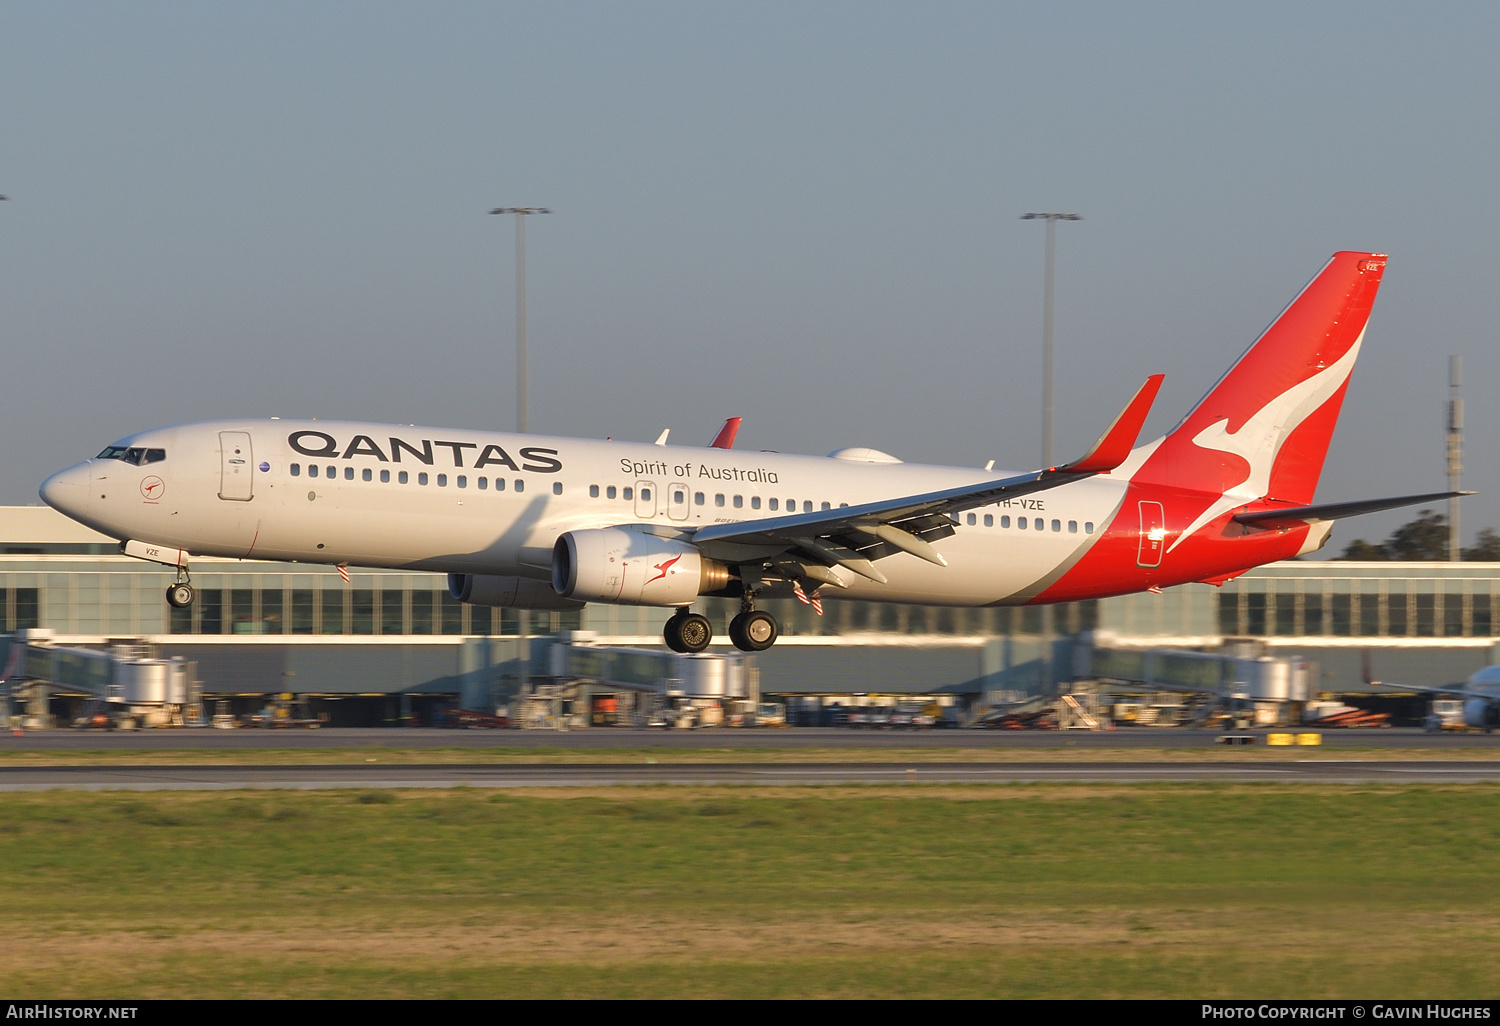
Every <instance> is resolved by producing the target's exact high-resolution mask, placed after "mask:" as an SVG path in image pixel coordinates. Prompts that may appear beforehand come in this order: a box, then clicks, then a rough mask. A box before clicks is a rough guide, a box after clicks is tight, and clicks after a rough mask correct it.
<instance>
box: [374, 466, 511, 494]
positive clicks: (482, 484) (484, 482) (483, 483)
mask: <svg viewBox="0 0 1500 1026" xmlns="http://www.w3.org/2000/svg"><path fill="white" fill-rule="evenodd" d="M381 473H382V474H383V473H385V471H383V470H382V471H381ZM475 483H476V484H477V485H478V487H479V490H480V491H481V492H482V491H485V490H486V489H488V488H489V486H490V479H489V478H487V477H481V478H480V479H479V480H478V481H477V482H475Z"/></svg>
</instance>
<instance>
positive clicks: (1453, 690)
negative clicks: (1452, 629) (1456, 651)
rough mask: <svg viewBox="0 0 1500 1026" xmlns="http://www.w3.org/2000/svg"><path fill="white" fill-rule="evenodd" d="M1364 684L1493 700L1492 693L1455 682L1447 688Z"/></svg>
mask: <svg viewBox="0 0 1500 1026" xmlns="http://www.w3.org/2000/svg"><path fill="white" fill-rule="evenodd" d="M1365 683H1366V684H1369V685H1370V686H1371V687H1377V688H1390V689H1391V690H1392V691H1415V692H1418V693H1419V694H1424V695H1450V696H1452V697H1454V698H1483V699H1485V700H1487V701H1490V700H1493V699H1494V697H1495V696H1494V695H1487V694H1485V693H1484V692H1482V691H1470V690H1469V689H1468V688H1466V687H1464V686H1462V685H1460V684H1455V685H1453V686H1452V687H1449V688H1434V687H1425V686H1423V685H1421V684H1393V683H1391V682H1390V681H1388V680H1367V681H1365Z"/></svg>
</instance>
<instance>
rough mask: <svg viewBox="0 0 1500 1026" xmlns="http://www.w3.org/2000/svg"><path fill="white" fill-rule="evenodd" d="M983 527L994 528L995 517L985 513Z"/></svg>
mask: <svg viewBox="0 0 1500 1026" xmlns="http://www.w3.org/2000/svg"><path fill="white" fill-rule="evenodd" d="M984 526H985V527H994V526H995V516H994V514H993V513H986V514H985V515H984Z"/></svg>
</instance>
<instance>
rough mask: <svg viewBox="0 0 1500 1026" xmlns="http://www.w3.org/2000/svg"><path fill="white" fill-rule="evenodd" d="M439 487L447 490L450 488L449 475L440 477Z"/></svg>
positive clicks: (440, 475)
mask: <svg viewBox="0 0 1500 1026" xmlns="http://www.w3.org/2000/svg"><path fill="white" fill-rule="evenodd" d="M438 487H439V488H447V487H448V475H447V474H439V475H438Z"/></svg>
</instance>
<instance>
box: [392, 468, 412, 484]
mask: <svg viewBox="0 0 1500 1026" xmlns="http://www.w3.org/2000/svg"><path fill="white" fill-rule="evenodd" d="M396 480H397V481H400V482H401V483H402V484H406V482H408V481H410V480H411V478H410V477H409V476H408V475H407V473H406V471H404V470H403V471H401V473H399V474H397V475H396Z"/></svg>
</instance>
